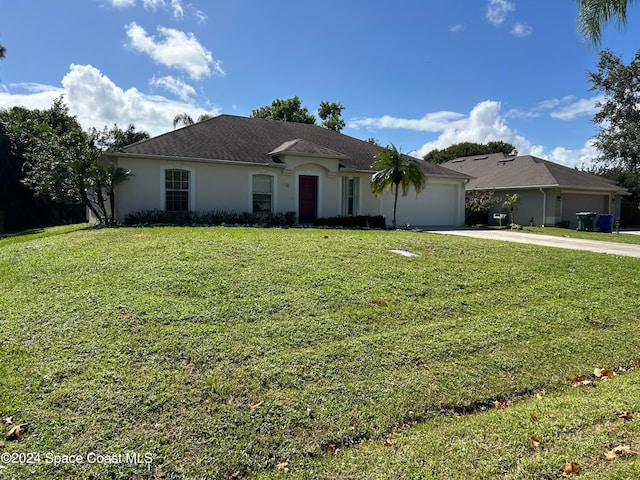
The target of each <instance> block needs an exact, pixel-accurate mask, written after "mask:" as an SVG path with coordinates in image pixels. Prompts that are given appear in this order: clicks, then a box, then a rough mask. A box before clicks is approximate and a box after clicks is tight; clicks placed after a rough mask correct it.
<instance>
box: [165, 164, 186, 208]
mask: <svg viewBox="0 0 640 480" xmlns="http://www.w3.org/2000/svg"><path fill="white" fill-rule="evenodd" d="M189 180H190V179H189V171H188V170H178V169H173V170H165V172H164V192H165V210H167V211H168V212H188V211H189Z"/></svg>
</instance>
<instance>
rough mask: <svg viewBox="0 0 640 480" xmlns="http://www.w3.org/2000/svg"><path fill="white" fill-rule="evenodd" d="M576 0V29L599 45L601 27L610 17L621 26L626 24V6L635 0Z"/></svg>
mask: <svg viewBox="0 0 640 480" xmlns="http://www.w3.org/2000/svg"><path fill="white" fill-rule="evenodd" d="M576 2H578V7H579V9H580V10H579V11H578V29H579V30H580V31H581V32H582V34H583V35H584V36H585V37H586V38H587V40H588V41H589V42H591V43H592V44H593V45H599V44H600V40H601V38H602V27H603V26H604V25H605V24H606V23H607V22H609V21H610V20H612V19H617V20H618V25H619V26H621V27H624V26H626V24H627V6H629V5H630V4H632V3H634V2H635V0H576Z"/></svg>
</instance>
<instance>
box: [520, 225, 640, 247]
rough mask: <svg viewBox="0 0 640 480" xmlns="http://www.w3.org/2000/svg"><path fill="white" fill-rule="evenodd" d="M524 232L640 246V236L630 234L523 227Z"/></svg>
mask: <svg viewBox="0 0 640 480" xmlns="http://www.w3.org/2000/svg"><path fill="white" fill-rule="evenodd" d="M522 231H523V232H525V233H537V234H540V235H552V236H554V237H566V238H579V239H582V240H598V241H601V242H617V243H631V244H635V245H640V235H632V234H629V233H615V232H613V233H603V232H584V231H577V230H572V229H569V228H553V227H523V229H522Z"/></svg>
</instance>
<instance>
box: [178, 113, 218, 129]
mask: <svg viewBox="0 0 640 480" xmlns="http://www.w3.org/2000/svg"><path fill="white" fill-rule="evenodd" d="M210 118H213V115H210V114H208V113H203V114H202V115H200V116H199V117H198V120H197V122H204V121H205V120H209V119H210ZM194 123H196V122H194V121H193V118H192V117H191V115H189V114H188V113H179V114H178V115H176V116H175V117H173V128H178V126H183V127H188V126H189V125H193V124H194Z"/></svg>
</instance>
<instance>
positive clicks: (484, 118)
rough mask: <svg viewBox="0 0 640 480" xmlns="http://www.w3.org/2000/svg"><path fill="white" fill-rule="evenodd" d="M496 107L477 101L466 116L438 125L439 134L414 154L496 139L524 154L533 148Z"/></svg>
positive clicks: (492, 103) (490, 103) (487, 102)
mask: <svg viewBox="0 0 640 480" xmlns="http://www.w3.org/2000/svg"><path fill="white" fill-rule="evenodd" d="M500 108H501V107H500V103H499V102H496V101H492V100H487V101H484V102H480V103H478V104H477V105H476V106H475V107H473V109H472V110H471V112H470V113H469V115H467V116H464V115H462V118H459V119H458V120H456V121H455V122H451V123H449V124H446V125H442V128H441V130H440V131H441V133H440V136H439V137H438V138H437V139H436V140H434V141H432V142H429V143H426V144H424V145H423V146H422V147H421V148H420V149H418V150H417V153H418V155H419V156H420V157H422V156H423V155H425V154H426V153H428V152H430V151H431V150H433V149H436V148H439V149H442V148H447V147H449V146H451V145H454V144H456V143H461V142H477V143H487V142H490V141H498V140H502V141H505V142H509V143H511V144H513V145H514V146H515V147H516V148H517V149H518V151H519V152H520V153H523V152H527V153H528V152H529V151H530V150H531V148H532V147H533V146H532V144H531V142H529V141H528V140H527V139H525V138H524V137H522V136H520V135H518V134H517V133H516V132H515V131H514V130H512V129H511V128H510V127H508V126H507V124H506V123H505V119H504V117H503V116H502V115H501V112H500Z"/></svg>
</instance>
